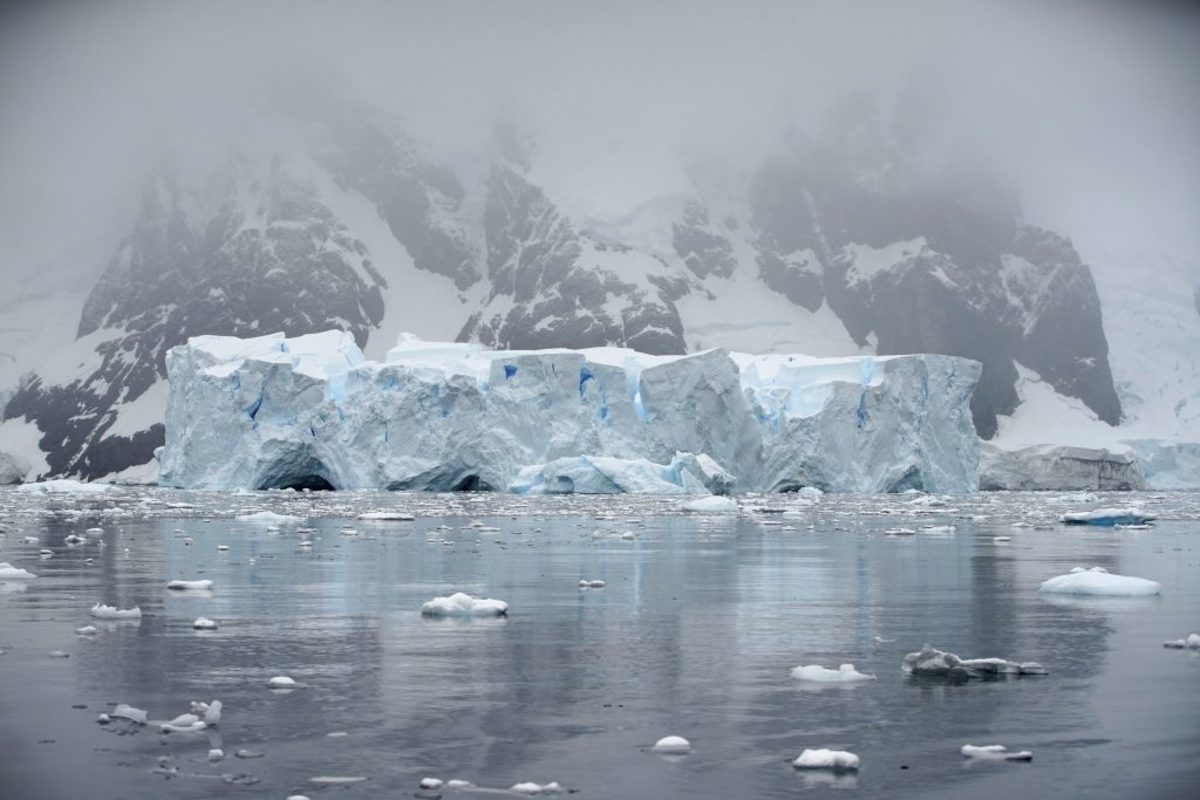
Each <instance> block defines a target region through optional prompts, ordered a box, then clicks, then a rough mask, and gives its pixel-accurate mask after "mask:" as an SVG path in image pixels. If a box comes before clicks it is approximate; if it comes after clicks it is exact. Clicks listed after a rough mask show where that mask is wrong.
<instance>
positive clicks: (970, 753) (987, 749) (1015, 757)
mask: <svg viewBox="0 0 1200 800" xmlns="http://www.w3.org/2000/svg"><path fill="white" fill-rule="evenodd" d="M960 752H961V753H962V754H963V756H964V757H966V758H981V759H988V760H992V761H1033V753H1031V752H1030V751H1028V750H1017V751H1013V750H1009V749H1008V748H1007V747H1005V746H1004V745H1002V744H983V745H973V744H964V745H963V746H962V750H961V751H960Z"/></svg>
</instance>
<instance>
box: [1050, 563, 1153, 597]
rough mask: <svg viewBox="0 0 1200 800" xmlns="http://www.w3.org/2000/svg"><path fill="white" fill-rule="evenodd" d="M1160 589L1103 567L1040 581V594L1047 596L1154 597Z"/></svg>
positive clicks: (1078, 570) (1149, 582)
mask: <svg viewBox="0 0 1200 800" xmlns="http://www.w3.org/2000/svg"><path fill="white" fill-rule="evenodd" d="M1161 590H1162V587H1161V586H1160V585H1159V584H1158V582H1157V581H1151V580H1147V579H1146V578H1134V577H1132V576H1130V575H1114V574H1113V573H1111V572H1109V571H1108V570H1106V569H1105V568H1104V567H1092V568H1091V569H1084V568H1083V567H1075V568H1073V569H1072V570H1071V571H1070V572H1068V573H1067V574H1066V575H1056V576H1054V577H1053V578H1050V579H1049V580H1047V581H1044V582H1043V583H1042V585H1041V588H1040V589H1038V591H1040V592H1046V593H1048V594H1083V595H1098V596H1103V597H1146V596H1149V595H1155V594H1158V593H1159V592H1160V591H1161Z"/></svg>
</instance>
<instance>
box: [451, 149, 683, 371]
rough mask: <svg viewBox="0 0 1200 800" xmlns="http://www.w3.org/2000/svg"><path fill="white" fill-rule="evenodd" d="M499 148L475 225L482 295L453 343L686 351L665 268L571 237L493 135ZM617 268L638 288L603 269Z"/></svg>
mask: <svg viewBox="0 0 1200 800" xmlns="http://www.w3.org/2000/svg"><path fill="white" fill-rule="evenodd" d="M500 141H501V144H502V157H501V158H500V159H499V160H498V161H497V162H496V163H495V165H494V166H493V168H492V173H491V178H490V179H489V182H488V195H487V207H486V209H485V212H484V220H483V225H484V233H485V236H486V240H487V273H488V280H489V281H490V283H491V292H490V293H489V295H488V297H487V300H486V302H485V303H484V306H483V308H482V309H481V310H480V311H478V312H476V313H475V314H474V315H472V316H471V318H470V319H469V320H468V321H467V323H466V325H465V326H464V327H463V329H462V332H461V333H460V334H459V336H458V338H459V340H460V341H470V340H477V341H480V342H482V343H483V344H486V345H488V346H490V347H495V348H510V349H516V350H524V349H534V348H543V347H574V348H581V347H600V346H604V345H622V346H625V347H632V348H634V349H637V350H641V351H643V352H646V353H655V354H666V353H684V352H686V346H685V344H684V341H683V323H682V322H681V321H680V319H679V312H678V311H677V310H676V309H675V306H674V304H673V302H672V300H671V299H670V298H671V297H672V294H673V293H676V292H679V291H682V288H681V287H680V286H679V284H678V280H677V279H673V277H674V276H671V275H670V273H669V271H668V270H667V266H666V265H665V264H663V263H661V262H660V261H657V260H656V259H654V258H653V257H650V256H646V255H644V254H641V253H636V252H634V251H631V250H630V249H629V248H627V247H624V246H622V245H610V244H606V243H604V242H601V241H597V240H595V239H593V238H592V237H590V236H588V235H587V234H584V233H581V232H579V231H577V230H576V229H575V227H574V225H572V223H571V221H570V220H569V219H567V218H566V217H565V216H563V215H562V214H561V213H560V212H559V211H558V209H557V208H556V207H555V206H554V204H553V203H552V202H551V201H550V199H549V198H548V197H546V195H545V193H544V192H543V191H542V189H541V188H539V187H538V186H536V185H535V184H533V183H531V182H530V181H529V180H528V178H527V177H526V174H525V169H524V167H523V165H524V164H527V163H528V160H527V156H526V154H525V153H523V152H522V151H521V150H520V149H519V145H518V144H517V143H516V142H515V141H514V140H513V139H512V137H511V134H508V133H507V132H502V133H501V136H500ZM620 263H626V264H629V265H631V266H632V267H633V269H634V270H636V271H640V272H641V273H642V274H643V276H644V278H645V283H642V284H639V283H633V282H630V281H628V280H626V279H623V278H622V277H621V276H620V275H619V274H618V273H617V272H616V271H615V269H614V268H613V267H611V266H609V265H611V264H620Z"/></svg>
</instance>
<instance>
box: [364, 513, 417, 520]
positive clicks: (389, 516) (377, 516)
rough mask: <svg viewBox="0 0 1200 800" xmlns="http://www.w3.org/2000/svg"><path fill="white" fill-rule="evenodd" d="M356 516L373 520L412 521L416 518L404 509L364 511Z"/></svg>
mask: <svg viewBox="0 0 1200 800" xmlns="http://www.w3.org/2000/svg"><path fill="white" fill-rule="evenodd" d="M358 518H359V519H362V520H370V521H375V522H412V521H413V520H415V519H416V517H415V516H414V515H412V514H409V513H408V512H406V511H365V512H363V513H362V514H359V515H358Z"/></svg>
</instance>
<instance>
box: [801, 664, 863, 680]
mask: <svg viewBox="0 0 1200 800" xmlns="http://www.w3.org/2000/svg"><path fill="white" fill-rule="evenodd" d="M792 678H794V679H795V680H798V681H813V682H814V683H861V682H863V681H873V680H875V676H874V675H867V674H865V673H862V672H859V671H858V670H856V669H855V668H854V665H853V664H842V665H841V666H840V667H838V668H837V669H826V668H825V667H822V666H818V665H816V664H812V665H810V666H807V667H796V668H795V669H793V670H792Z"/></svg>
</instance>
